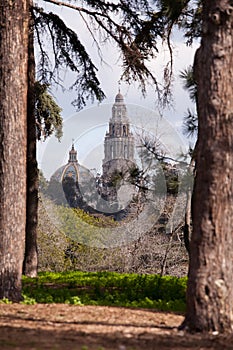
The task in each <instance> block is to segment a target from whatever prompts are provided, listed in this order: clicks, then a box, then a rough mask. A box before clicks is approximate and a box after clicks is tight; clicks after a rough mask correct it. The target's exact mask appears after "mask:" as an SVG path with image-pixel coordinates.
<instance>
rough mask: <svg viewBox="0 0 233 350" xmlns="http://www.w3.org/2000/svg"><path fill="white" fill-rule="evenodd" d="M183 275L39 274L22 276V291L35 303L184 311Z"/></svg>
mask: <svg viewBox="0 0 233 350" xmlns="http://www.w3.org/2000/svg"><path fill="white" fill-rule="evenodd" d="M186 283H187V278H177V277H172V276H164V277H161V276H159V275H139V274H120V273H116V272H80V271H75V272H74V271H69V272H62V273H54V272H44V273H39V276H38V277H37V278H28V277H23V292H24V295H26V296H27V297H28V298H29V299H30V298H32V300H35V301H36V302H39V303H68V304H73V305H82V304H89V305H115V306H129V307H145V308H154V309H159V310H164V311H169V310H170V311H180V312H183V311H184V310H185V291H186Z"/></svg>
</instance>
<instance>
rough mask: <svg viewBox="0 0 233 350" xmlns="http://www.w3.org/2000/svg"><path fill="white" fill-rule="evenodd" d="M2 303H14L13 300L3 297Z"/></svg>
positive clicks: (0, 302)
mask: <svg viewBox="0 0 233 350" xmlns="http://www.w3.org/2000/svg"><path fill="white" fill-rule="evenodd" d="M0 304H12V301H11V300H9V299H8V298H2V299H0Z"/></svg>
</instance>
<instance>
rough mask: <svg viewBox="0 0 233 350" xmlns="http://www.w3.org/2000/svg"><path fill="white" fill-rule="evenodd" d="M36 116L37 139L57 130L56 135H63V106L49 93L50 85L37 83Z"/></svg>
mask: <svg viewBox="0 0 233 350" xmlns="http://www.w3.org/2000/svg"><path fill="white" fill-rule="evenodd" d="M35 118H36V126H37V139H38V140H40V139H41V138H42V136H43V138H44V139H46V138H47V137H49V136H50V135H52V134H53V132H54V131H55V136H56V137H57V138H58V140H60V138H61V137H62V117H61V108H60V107H59V106H58V105H57V104H56V102H55V100H54V98H53V97H52V96H51V95H50V94H49V93H48V85H47V84H41V83H39V82H38V81H37V82H36V83H35Z"/></svg>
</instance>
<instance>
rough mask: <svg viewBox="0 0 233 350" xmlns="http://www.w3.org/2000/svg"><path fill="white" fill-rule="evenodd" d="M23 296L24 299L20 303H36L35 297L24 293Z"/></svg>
mask: <svg viewBox="0 0 233 350" xmlns="http://www.w3.org/2000/svg"><path fill="white" fill-rule="evenodd" d="M22 296H23V301H21V302H20V304H24V305H35V304H36V300H35V299H34V298H30V297H29V296H27V295H25V294H22Z"/></svg>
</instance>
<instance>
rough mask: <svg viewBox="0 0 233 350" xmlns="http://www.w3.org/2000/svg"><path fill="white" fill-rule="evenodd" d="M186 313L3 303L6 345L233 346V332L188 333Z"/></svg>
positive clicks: (113, 348) (1, 345) (110, 349)
mask: <svg viewBox="0 0 233 350" xmlns="http://www.w3.org/2000/svg"><path fill="white" fill-rule="evenodd" d="M182 320H183V316H181V315H175V314H171V313H161V312H156V311H154V310H142V309H140V310H139V309H129V308H119V307H100V306H70V305H64V304H47V305H46V304H38V305H20V304H12V305H5V304H1V305H0V349H1V350H9V349H31V350H34V349H36V350H38V349H59V350H60V349H64V350H66V349H68V350H73V349H80V350H142V349H146V350H150V349H159V350H168V349H169V350H178V349H192V350H196V349H199V350H205V349H219V350H222V349H227V350H228V349H233V336H232V335H229V336H218V335H208V336H203V335H188V334H186V333H184V332H182V331H178V330H177V326H178V325H179V324H180V323H181V322H182Z"/></svg>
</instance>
